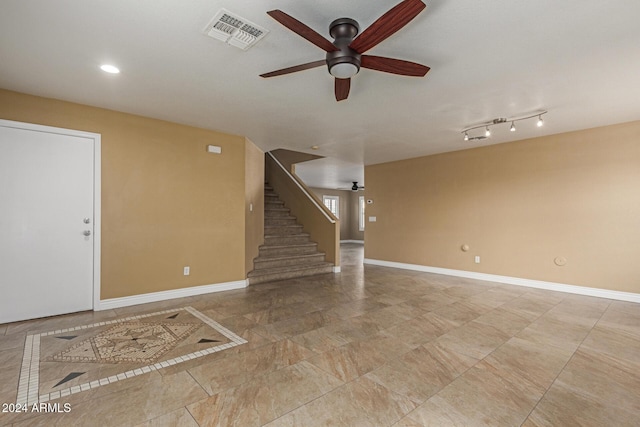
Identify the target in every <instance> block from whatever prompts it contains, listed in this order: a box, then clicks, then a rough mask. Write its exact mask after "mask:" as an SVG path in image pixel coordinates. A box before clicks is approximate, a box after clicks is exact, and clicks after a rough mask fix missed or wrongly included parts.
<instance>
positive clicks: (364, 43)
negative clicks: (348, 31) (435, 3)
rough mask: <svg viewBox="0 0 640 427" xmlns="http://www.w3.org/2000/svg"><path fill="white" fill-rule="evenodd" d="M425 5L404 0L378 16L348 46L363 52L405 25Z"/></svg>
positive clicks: (418, 0)
mask: <svg viewBox="0 0 640 427" xmlns="http://www.w3.org/2000/svg"><path fill="white" fill-rule="evenodd" d="M425 7H427V6H426V5H425V4H424V3H423V2H422V1H421V0H404V1H403V2H401V3H399V4H398V5H396V6H395V7H393V8H392V9H391V10H389V11H388V12H387V13H385V14H384V15H382V16H381V17H380V18H378V20H377V21H376V22H374V23H373V24H371V26H370V27H369V28H367V29H366V30H364V32H363V33H362V34H360V36H359V37H358V38H356V39H355V40H354V41H353V42H352V43H351V45H350V46H349V47H351V49H353V50H355V51H356V52H358V53H365V52H366V51H368V50H369V49H371V48H372V47H374V46H375V45H377V44H378V43H380V42H381V41H383V40H386V39H387V38H388V37H390V36H391V35H392V34H394V33H395V32H396V31H398V30H399V29H401V28H402V27H404V26H405V25H407V24H408V23H409V21H411V20H412V19H413V18H415V17H416V16H417V15H418V14H419V13H420V12H422V10H423V9H424V8H425Z"/></svg>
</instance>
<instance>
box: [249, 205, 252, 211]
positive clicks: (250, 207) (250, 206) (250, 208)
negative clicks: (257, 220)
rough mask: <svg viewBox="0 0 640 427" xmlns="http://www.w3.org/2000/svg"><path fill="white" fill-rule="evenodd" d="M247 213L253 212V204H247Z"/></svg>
mask: <svg viewBox="0 0 640 427" xmlns="http://www.w3.org/2000/svg"><path fill="white" fill-rule="evenodd" d="M249 212H253V203H249Z"/></svg>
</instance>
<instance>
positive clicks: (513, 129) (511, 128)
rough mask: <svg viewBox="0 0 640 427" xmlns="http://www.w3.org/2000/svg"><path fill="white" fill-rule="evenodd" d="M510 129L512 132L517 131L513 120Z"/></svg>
mask: <svg viewBox="0 0 640 427" xmlns="http://www.w3.org/2000/svg"><path fill="white" fill-rule="evenodd" d="M509 130H510V131H511V132H515V131H516V126H515V125H514V124H513V122H511V127H510V128H509Z"/></svg>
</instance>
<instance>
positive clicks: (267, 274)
mask: <svg viewBox="0 0 640 427" xmlns="http://www.w3.org/2000/svg"><path fill="white" fill-rule="evenodd" d="M332 272H333V265H332V264H331V263H328V262H323V263H318V264H310V265H305V266H289V267H278V268H268V269H264V270H258V271H256V270H254V271H252V272H250V273H249V274H248V275H247V278H248V280H249V284H250V285H255V284H258V283H265V282H273V281H275V280H285V279H293V278H296V277H306V276H314V275H317V274H326V273H332Z"/></svg>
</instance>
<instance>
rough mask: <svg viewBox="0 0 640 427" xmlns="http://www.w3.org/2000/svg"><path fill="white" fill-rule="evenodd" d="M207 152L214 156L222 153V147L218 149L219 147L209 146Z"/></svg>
mask: <svg viewBox="0 0 640 427" xmlns="http://www.w3.org/2000/svg"><path fill="white" fill-rule="evenodd" d="M207 152H208V153H213V154H220V153H222V147H218V146H217V145H207Z"/></svg>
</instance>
